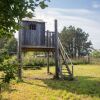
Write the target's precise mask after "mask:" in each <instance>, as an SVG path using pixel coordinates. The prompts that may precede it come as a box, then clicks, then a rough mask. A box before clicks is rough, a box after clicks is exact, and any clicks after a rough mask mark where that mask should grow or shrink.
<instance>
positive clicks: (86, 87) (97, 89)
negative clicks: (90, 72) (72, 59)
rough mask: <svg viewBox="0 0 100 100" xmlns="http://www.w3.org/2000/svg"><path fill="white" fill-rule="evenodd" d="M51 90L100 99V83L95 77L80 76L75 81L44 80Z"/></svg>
mask: <svg viewBox="0 0 100 100" xmlns="http://www.w3.org/2000/svg"><path fill="white" fill-rule="evenodd" d="M42 81H43V82H44V83H45V84H46V85H47V86H48V87H49V88H52V89H54V90H57V89H61V90H66V91H68V92H72V93H76V94H86V95H90V96H97V97H100V81H99V79H98V80H96V78H95V77H88V76H78V77H77V80H74V81H66V80H64V81H61V80H50V79H46V80H42Z"/></svg>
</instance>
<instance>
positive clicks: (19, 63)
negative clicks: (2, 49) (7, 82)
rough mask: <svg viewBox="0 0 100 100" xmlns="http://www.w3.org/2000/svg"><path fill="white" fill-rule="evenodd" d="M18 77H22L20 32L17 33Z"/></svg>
mask: <svg viewBox="0 0 100 100" xmlns="http://www.w3.org/2000/svg"><path fill="white" fill-rule="evenodd" d="M18 78H19V80H21V79H22V58H21V33H20V31H19V34H18Z"/></svg>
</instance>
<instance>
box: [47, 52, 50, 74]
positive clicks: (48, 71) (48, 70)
mask: <svg viewBox="0 0 100 100" xmlns="http://www.w3.org/2000/svg"><path fill="white" fill-rule="evenodd" d="M49 67H50V66H49V52H47V73H50V68H49Z"/></svg>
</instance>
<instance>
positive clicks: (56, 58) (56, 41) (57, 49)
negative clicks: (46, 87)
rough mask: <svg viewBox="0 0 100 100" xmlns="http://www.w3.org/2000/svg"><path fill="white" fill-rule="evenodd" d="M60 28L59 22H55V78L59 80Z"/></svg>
mask: <svg viewBox="0 0 100 100" xmlns="http://www.w3.org/2000/svg"><path fill="white" fill-rule="evenodd" d="M57 28H58V26H57V20H55V64H56V67H55V78H56V79H58V78H59V47H58V29H57Z"/></svg>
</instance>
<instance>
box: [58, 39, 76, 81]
mask: <svg viewBox="0 0 100 100" xmlns="http://www.w3.org/2000/svg"><path fill="white" fill-rule="evenodd" d="M58 43H59V54H60V56H61V57H60V60H59V62H60V68H59V69H60V76H61V78H62V79H65V78H68V79H70V80H72V79H73V66H74V65H73V63H72V61H71V59H70V58H69V56H68V54H67V52H66V51H65V49H64V47H63V45H62V43H61V41H60V39H59V38H58ZM62 61H63V63H62ZM68 62H69V63H70V64H71V68H70V67H69V65H68ZM66 76H67V77H66Z"/></svg>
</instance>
